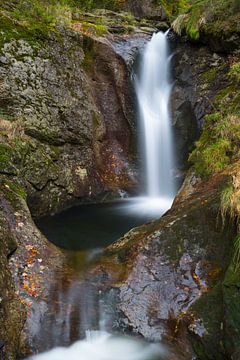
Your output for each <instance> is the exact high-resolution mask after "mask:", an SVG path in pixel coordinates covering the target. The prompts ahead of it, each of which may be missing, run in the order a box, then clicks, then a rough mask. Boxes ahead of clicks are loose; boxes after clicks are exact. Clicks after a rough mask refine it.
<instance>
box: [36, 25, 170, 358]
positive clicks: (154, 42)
mask: <svg viewBox="0 0 240 360" xmlns="http://www.w3.org/2000/svg"><path fill="white" fill-rule="evenodd" d="M169 63H170V57H169V52H168V44H167V33H165V34H163V33H161V32H160V33H157V34H154V35H153V37H152V39H151V41H150V42H149V43H148V44H147V46H146V48H145V51H144V53H143V61H142V66H141V73H140V76H139V78H138V79H137V80H136V91H137V97H138V102H139V109H140V118H141V127H142V131H141V137H142V144H144V149H145V151H144V153H145V169H146V185H147V186H146V196H145V197H138V198H132V199H125V200H124V197H125V194H124V193H122V194H121V195H122V198H123V199H122V200H121V203H117V204H115V205H114V207H113V206H112V207H111V213H109V212H108V209H105V211H106V213H105V212H104V208H102V207H100V208H99V209H98V210H97V209H96V213H95V215H94V212H93V211H92V208H89V209H88V207H86V206H85V209H84V213H83V212H82V209H81V219H82V220H81V221H82V222H81V223H80V225H81V227H80V228H81V239H80V238H79V233H78V232H77V231H76V233H77V236H75V234H73V233H71V231H74V226H75V225H74V224H76V223H78V226H79V221H80V220H79V219H80V217H79V216H80V215H79V214H78V213H77V210H76V209H74V210H69V212H65V213H64V214H63V216H64V217H65V218H64V221H63V219H62V217H61V216H60V215H59V216H56V217H55V220H54V221H56V225H57V228H58V229H59V230H60V232H62V235H63V238H64V241H62V239H61V234H59V233H57V234H55V232H56V231H55V230H54V231H51V226H50V225H51V221H52V220H51V221H50V220H49V221H46V223H45V227H46V229H48V231H49V233H48V231H47V230H46V229H45V230H46V231H45V233H46V234H48V238H51V239H52V242H54V243H56V244H57V245H59V246H63V247H64V245H65V238H67V239H74V241H73V244H72V246H73V247H72V248H71V250H78V251H79V254H78V256H79V259H80V260H81V261H80V263H81V264H82V266H83V265H84V266H85V267H86V266H90V265H91V263H92V260H93V259H95V257H96V256H97V255H98V254H99V251H100V250H99V248H95V247H93V248H92V250H91V251H90V250H89V249H90V245H89V243H91V241H93V239H97V244H95V245H98V246H99V241H100V238H101V237H102V238H103V239H104V241H105V242H106V239H108V241H109V240H111V241H114V240H116V239H117V238H118V237H119V236H120V234H122V232H123V231H124V229H125V228H124V226H123V225H124V223H125V222H126V229H125V230H126V231H127V229H129V228H131V227H132V226H137V225H139V222H140V223H141V224H142V223H144V222H145V221H146V220H147V219H148V217H149V220H150V219H152V218H153V217H154V216H157V217H160V216H161V215H162V214H163V213H164V212H165V211H166V210H168V209H169V208H170V207H171V204H172V201H173V198H174V195H175V187H174V180H173V144H172V135H171V119H170V111H169V99H170V95H171V83H170V80H169ZM113 209H114V211H113ZM88 210H89V214H90V216H88ZM114 213H116V214H117V217H116V221H115V220H114V219H115V218H114ZM129 213H132V214H133V215H131V216H130V214H129ZM104 214H105V215H104ZM139 214H140V216H139ZM85 216H86V217H85ZM94 216H95V217H94ZM76 217H77V218H76ZM66 219H67V220H68V226H67V224H66ZM76 219H77V221H76ZM88 219H91V221H90V222H89V223H88ZM93 219H94V222H93ZM103 219H105V221H106V226H105V225H104V226H105V228H106V230H108V232H109V233H108V232H107V231H103V230H101V229H102V225H103V224H105V222H103ZM109 219H111V221H109ZM121 219H122V220H121ZM124 219H125V220H124ZM131 219H132V220H131ZM130 220H131V226H130V223H128V222H129V221H130ZM133 220H134V221H133ZM93 223H94V226H93V225H92V224H93ZM99 223H101V224H100V225H101V226H100V227H99V228H98V224H99ZM62 224H64V229H63V228H62ZM117 224H120V230H121V233H120V234H119V236H118V233H117V232H116V229H118V227H117ZM40 228H41V227H40ZM42 229H44V227H43V225H42ZM66 229H68V230H69V229H70V233H67V232H66ZM89 229H90V230H91V231H90V230H89ZM84 231H86V234H84ZM101 231H102V232H101ZM53 234H54V235H53ZM85 235H86V238H85ZM87 235H88V236H87ZM115 236H116V238H115ZM75 238H76V239H75ZM80 240H81V241H80ZM105 242H104V243H103V244H102V246H103V247H104V246H106V243H105ZM80 243H81V246H82V247H83V248H82V249H80V248H79V244H80ZM93 243H94V241H93ZM85 245H86V246H87V247H89V248H85ZM72 263H73V264H75V265H76V261H75V257H74V258H73V261H72ZM77 263H79V262H78V261H77ZM71 274H72V273H71V272H70V273H69V270H68V269H67V270H66V278H65V276H63V277H62V283H60V284H58V283H57V284H58V285H59V288H58V287H56V289H53V291H52V293H53V298H52V299H51V302H50V304H49V305H48V306H49V309H48V311H49V314H50V315H49V316H48V318H46V319H45V322H41V321H39V319H41V314H38V313H37V311H36V315H35V317H36V319H35V318H33V320H35V321H33V323H35V324H39V327H40V329H38V326H37V328H36V329H35V333H36V334H35V337H37V338H38V344H39V346H40V351H45V350H47V349H52V350H50V351H48V352H46V353H43V354H40V355H36V356H33V357H32V358H31V359H34V360H35V359H36V360H65V359H66V358H68V359H69V360H75V359H76V360H154V359H155V360H161V359H165V360H167V359H172V357H171V355H172V353H171V352H170V351H167V350H166V349H165V348H164V346H163V345H162V344H150V343H147V342H144V341H141V340H139V339H135V338H130V337H128V336H120V335H118V336H115V335H113V334H110V333H109V332H108V331H109V329H110V331H111V329H112V326H108V322H110V323H111V324H112V323H113V322H114V319H112V318H111V315H109V314H108V311H107V310H106V309H105V304H102V303H101V300H99V297H98V294H96V293H95V291H96V290H95V289H94V287H93V288H92V287H91V285H90V284H89V283H88V282H87V280H84V276H82V275H83V274H84V271H83V270H82V269H79V274H78V273H77V274H76V278H75V275H74V274H75V272H73V274H72V275H71ZM71 276H73V278H72V279H71ZM110 303H111V301H110ZM46 306H47V305H46ZM39 311H41V309H39ZM93 329H94V330H93ZM84 336H85V338H84ZM79 339H82V340H79ZM74 341H76V342H75V343H73V342H74ZM72 343H73V345H71V346H70V347H62V346H68V345H70V344H72ZM59 346H61V347H59Z"/></svg>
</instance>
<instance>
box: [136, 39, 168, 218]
mask: <svg viewBox="0 0 240 360" xmlns="http://www.w3.org/2000/svg"><path fill="white" fill-rule="evenodd" d="M169 64H170V56H169V51H168V42H167V33H165V34H164V33H162V32H159V33H157V34H154V35H153V37H152V39H151V41H150V42H149V43H148V44H147V46H146V48H145V51H144V54H143V60H142V65H141V71H140V76H139V79H137V80H136V92H137V98H138V103H139V110H140V120H141V134H142V139H141V146H142V147H143V148H144V157H145V174H146V187H147V189H146V195H147V196H146V197H145V198H144V200H143V202H142V206H143V207H144V203H145V205H146V208H150V209H152V210H153V211H154V210H155V211H159V212H160V213H159V215H161V213H162V212H164V210H165V211H166V210H167V209H169V207H170V206H171V204H172V201H173V198H174V195H175V188H174V181H173V150H172V148H173V144H172V134H171V119H170V111H169V99H170V95H171V83H170V81H169Z"/></svg>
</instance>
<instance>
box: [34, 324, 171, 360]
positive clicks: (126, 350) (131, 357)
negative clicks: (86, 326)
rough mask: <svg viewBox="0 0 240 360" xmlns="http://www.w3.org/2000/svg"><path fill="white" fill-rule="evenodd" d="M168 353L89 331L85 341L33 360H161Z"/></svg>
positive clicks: (143, 344)
mask: <svg viewBox="0 0 240 360" xmlns="http://www.w3.org/2000/svg"><path fill="white" fill-rule="evenodd" d="M165 355H166V351H165V350H164V348H163V347H162V346H160V345H156V344H146V343H144V342H142V341H137V340H134V339H132V338H130V337H127V336H125V337H120V336H118V337H116V336H113V335H111V334H109V333H107V332H104V331H89V332H88V333H87V337H86V339H85V340H81V341H77V342H76V343H75V344H73V345H72V346H70V347H69V348H62V347H58V348H55V349H53V350H51V351H49V352H47V353H44V354H40V355H37V356H34V357H32V358H30V359H32V360H66V359H68V360H160V359H163V358H164V357H165ZM30 359H29V360H30Z"/></svg>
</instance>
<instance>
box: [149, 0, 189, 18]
mask: <svg viewBox="0 0 240 360" xmlns="http://www.w3.org/2000/svg"><path fill="white" fill-rule="evenodd" d="M154 4H155V5H160V6H162V7H163V8H164V10H165V12H166V15H167V16H168V17H172V16H174V15H178V14H181V13H182V12H184V11H186V10H187V9H188V8H189V1H188V0H155V1H154Z"/></svg>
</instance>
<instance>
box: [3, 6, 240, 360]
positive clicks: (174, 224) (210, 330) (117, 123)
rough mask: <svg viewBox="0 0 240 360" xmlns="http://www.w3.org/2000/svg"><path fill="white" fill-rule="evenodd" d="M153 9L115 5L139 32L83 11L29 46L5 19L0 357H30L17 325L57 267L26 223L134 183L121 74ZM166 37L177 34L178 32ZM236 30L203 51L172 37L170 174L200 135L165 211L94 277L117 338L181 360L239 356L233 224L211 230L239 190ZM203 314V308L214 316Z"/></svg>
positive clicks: (112, 16)
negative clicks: (169, 349) (154, 346)
mask: <svg viewBox="0 0 240 360" xmlns="http://www.w3.org/2000/svg"><path fill="white" fill-rule="evenodd" d="M149 3H150V2H149ZM149 3H148V2H144V4H143V3H141V2H139V3H138V6H137V7H136V2H134V3H133V2H131V1H130V2H128V3H127V4H125V6H126V9H130V10H131V11H132V12H133V13H134V14H135V15H137V16H144V15H145V16H147V17H149V18H152V19H153V20H151V19H150V20H149V19H148V20H144V21H143V22H142V23H141V22H139V20H136V19H133V18H132V17H130V18H129V17H128V16H127V20H126V14H124V15H121V14H116V13H111V12H109V13H108V12H107V14H106V12H104V19H105V20H104V21H105V23H104V26H103V25H102V20H101V24H100V25H99V23H98V20H99V18H98V17H99V16H100V18H101V19H102V15H101V13H100V15H99V13H98V14H95V15H94V16H91V14H87V15H86V16H85V17H84V18H83V19H82V18H81V16H82V15H81V12H80V15H79V14H78V13H75V14H74V19H75V20H74V22H73V23H71V24H70V26H66V24H65V25H62V24H60V25H58V26H57V28H56V29H54V31H48V32H47V35H46V33H44V34H43V33H42V32H40V34H38V33H37V34H38V35H37V36H35V35H34V36H32V35H31V36H29V34H27V35H26V32H25V28H24V31H23V32H21V31H22V28H21V26H20V27H19V22H18V21H17V20H16V22H13V23H12V20H9V15H8V16H6V14H3V13H2V12H1V20H2V24H3V28H4V30H1V31H3V35H2V37H1V41H0V44H1V50H0V138H1V144H0V159H1V163H0V183H1V196H0V205H1V207H0V211H1V215H0V221H1V228H0V229H1V246H0V273H1V277H0V289H1V296H0V297H1V299H3V300H1V303H0V305H1V308H0V316H1V324H3V326H2V327H1V329H0V351H1V352H2V354H3V355H2V354H1V355H2V356H8V357H7V358H8V359H15V358H16V355H17V354H18V353H19V352H21V353H22V354H27V353H28V352H29V347H30V350H36V349H34V346H33V344H31V341H30V338H31V337H30V335H29V334H28V332H27V326H28V325H27V323H26V318H28V321H31V319H34V317H32V316H33V314H34V307H35V306H39V304H44V301H45V297H47V296H48V291H49V287H48V286H46V285H44V283H45V282H44V280H45V279H49V286H50V283H51V278H53V276H54V273H55V272H57V271H58V269H60V268H61V266H62V264H63V262H64V260H63V258H62V254H61V253H60V252H59V251H58V250H57V249H56V248H55V247H54V246H51V245H50V244H49V243H48V242H47V240H46V239H45V238H44V237H43V236H42V235H41V234H40V233H39V231H38V229H37V228H36V226H35V225H34V223H33V222H32V219H31V214H32V215H33V216H35V217H39V216H42V215H44V214H50V213H55V212H58V211H61V210H62V209H64V208H66V207H69V206H71V205H73V204H76V203H79V202H81V201H85V202H86V201H100V200H101V201H102V200H104V199H106V198H108V197H112V196H116V194H117V192H118V190H119V189H124V190H127V191H129V192H131V191H135V189H136V187H137V186H138V181H137V171H136V154H135V126H136V125H135V119H136V114H135V113H134V109H135V98H134V94H133V90H132V85H131V83H130V71H131V64H132V62H133V59H134V57H135V55H136V53H137V51H138V49H139V48H141V47H142V46H143V44H144V42H145V41H146V39H148V38H149V36H150V34H151V32H152V31H153V30H154V29H155V30H156V29H157V28H156V27H155V26H156V21H159V20H164V19H165V17H166V16H165V13H164V11H163V8H162V7H156V8H155V10H154V11H153V8H152V7H151V5H149ZM148 15H149V16H148ZM93 18H96V19H97V20H96V19H95V20H94V21H93ZM123 19H124V20H123ZM89 21H90V22H89ZM149 21H150V22H149ZM151 21H153V23H151ZM167 21H169V20H168V19H167ZM9 22H10V23H9ZM126 22H127V24H126ZM86 23H87V25H86ZM106 23H107V24H108V25H106ZM13 24H14V26H15V27H16V31H15V32H12V28H11V26H12V25H13ZM89 24H90V25H89ZM161 26H162V25H161ZM183 27H184V26H183ZM20 29H21V31H20ZM174 29H175V32H177V33H179V32H181V31H177V30H179V29H176V24H175V26H174ZM237 31H238V32H237ZM237 31H235V32H234V34H233V33H232V32H231V31H230V32H229V33H228V36H226V37H225V38H224V41H221V42H212V41H209V38H210V37H207V36H206V34H207V32H206V28H204V31H203V30H202V33H201V31H200V33H201V34H200V35H201V37H200V40H199V41H196V39H195V40H194V39H192V38H191V37H190V36H189V34H187V30H186V29H185V30H184V29H182V33H181V36H177V35H176V34H173V32H170V33H169V39H170V41H171V42H172V47H173V48H174V49H175V50H174V54H173V58H172V68H173V80H174V86H173V95H172V108H173V114H172V119H173V125H174V130H175V142H176V153H177V154H178V158H177V167H178V169H179V170H180V172H184V171H185V170H186V169H188V168H189V166H190V164H189V162H188V161H187V160H188V154H189V152H190V151H191V150H193V142H194V141H195V140H196V139H197V138H199V135H200V134H202V136H201V138H200V140H199V141H198V143H197V146H196V149H195V150H194V152H193V153H192V155H191V162H192V164H193V166H194V167H193V168H192V169H191V170H190V171H189V174H188V176H187V178H186V180H185V184H184V186H183V188H182V189H181V191H180V193H179V194H178V197H177V199H176V201H175V204H174V207H173V209H172V211H171V212H170V213H168V214H167V215H166V216H165V217H164V218H163V219H162V220H159V221H156V222H154V223H151V224H149V225H147V226H146V227H145V226H144V227H142V228H140V229H136V230H133V231H132V232H130V233H129V234H127V235H126V236H125V237H124V239H123V240H121V241H120V242H119V243H117V244H115V245H113V246H112V247H110V248H109V249H108V250H107V253H106V254H107V255H108V259H110V260H109V261H108V262H106V263H103V264H101V266H100V269H99V268H97V269H95V270H94V271H93V274H94V275H93V276H94V277H95V279H96V282H97V283H98V281H99V279H100V280H101V281H102V279H103V280H104V281H102V283H103V285H104V286H103V290H104V294H107V296H109V293H110V295H111V293H113V297H114V298H116V299H117V309H116V310H117V316H118V319H117V322H118V323H119V324H120V325H119V328H120V329H121V330H123V331H125V330H126V331H128V330H129V329H130V330H133V331H135V332H136V333H138V334H141V335H142V336H144V337H146V338H148V339H151V340H159V338H160V336H164V337H165V338H166V339H168V340H169V339H171V340H172V339H174V340H173V343H175V342H176V343H177V344H178V346H180V349H182V352H183V356H185V358H187V356H188V357H189V358H190V357H192V353H193V350H194V352H195V353H196V354H197V355H198V357H199V358H200V359H215V355H216V354H217V356H218V358H219V359H227V358H230V357H232V359H234V360H235V359H236V360H237V359H238V356H239V337H238V334H239V325H238V315H237V312H238V309H239V305H238V302H237V297H238V288H239V285H238V278H237V276H238V271H239V269H237V271H236V269H235V268H234V261H233V255H232V253H233V240H234V237H235V235H236V231H237V230H236V218H235V215H234V216H233V218H234V219H233V221H232V222H231V221H230V219H229V218H228V217H227V220H226V221H228V220H229V221H230V224H229V227H228V228H226V227H224V226H222V225H224V224H221V221H222V220H221V219H220V220H219V214H220V213H221V206H222V205H221V201H222V200H221V199H222V195H221V194H222V189H224V188H225V187H226V186H229V184H230V185H231V186H233V188H232V189H233V190H232V195H231V196H233V197H234V194H235V198H236V196H238V194H239V180H238V179H239V178H238V174H239V163H238V158H239V153H238V151H237V150H236V149H237V148H239V138H238V134H239V113H238V111H239V108H238V103H239V102H238V99H239V77H238V76H239V75H238V73H239V72H238V70H237V69H238V68H237V64H238V63H239V48H238V44H239V42H238V39H239V30H237ZM99 32H100V33H99ZM210 34H211V32H210ZM215 35H216V34H215ZM232 35H234V38H232ZM186 36H187V37H186ZM218 38H219V36H218ZM206 39H207V40H206ZM129 44H130V45H129ZM206 44H207V46H206ZM214 44H220V45H218V46H215V47H214ZM224 44H225V45H226V44H227V46H225V45H224ZM229 44H231V46H229ZM222 49H223V51H221V50H222ZM219 50H220V52H219ZM216 113H217V114H218V115H216ZM214 114H215V115H214ZM208 116H210V117H208ZM225 119H227V123H224V121H225ZM204 124H205V126H204ZM219 124H220V125H221V127H219V126H218V125H219ZM226 124H227V126H228V130H226ZM229 126H230V128H229ZM206 129H207V130H206ZM219 138H220V139H221V143H220V144H219V141H218V139H219ZM222 140H224V142H222ZM211 146H212V147H211ZM207 151H208V152H207ZM209 154H210V155H209ZM206 176H208V177H209V176H210V178H209V180H206ZM211 176H212V177H211ZM232 183H233V184H232ZM236 194H237V195H236ZM231 199H232V198H231ZM231 202H233V201H232V200H231ZM26 203H28V206H29V207H30V210H31V214H30V212H29V209H28V206H27V205H26ZM224 211H225V215H226V216H227V214H228V213H229V212H230V213H231V211H230V210H229V209H228V208H225V210H224ZM224 211H223V213H224ZM220 218H221V217H220ZM223 222H224V221H223ZM234 225H235V226H234ZM38 260H40V261H38ZM111 262H112V264H111ZM28 265H30V266H28ZM107 265H109V268H108V266H107ZM133 265H134V266H133ZM234 269H235V270H234ZM113 270H114V271H113ZM139 273H142V274H143V275H142V279H140V280H141V281H140V280H139ZM165 278H167V280H166V281H167V283H166V284H165V283H164V281H163V279H165ZM169 298H171V302H170V304H169ZM159 299H160V300H161V301H160V303H159V302H158V300H159ZM219 299H220V300H219ZM20 300H21V301H20ZM146 302H147V303H148V304H149V305H148V306H147V307H146V306H145V304H146ZM126 303H127V304H128V305H129V306H126ZM42 306H43V305H42ZM133 307H134V311H131V309H133ZM215 307H216V309H215ZM43 308H44V306H43ZM207 308H211V309H212V310H213V313H214V315H213V317H212V319H208V318H207V316H206V314H208V313H207V312H206V309H207ZM29 314H31V316H29ZM192 314H193V315H192ZM42 316H44V311H43V314H42ZM23 328H24V331H23V332H22V336H21V339H20V336H19V334H20V332H21V330H22V329H23ZM16 329H17V330H16ZM26 337H27V338H26ZM182 344H184V346H185V345H186V349H187V351H185V350H184V349H183V347H184V346H183V345H182ZM4 354H5V355H4Z"/></svg>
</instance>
